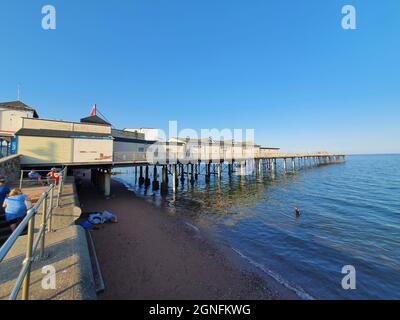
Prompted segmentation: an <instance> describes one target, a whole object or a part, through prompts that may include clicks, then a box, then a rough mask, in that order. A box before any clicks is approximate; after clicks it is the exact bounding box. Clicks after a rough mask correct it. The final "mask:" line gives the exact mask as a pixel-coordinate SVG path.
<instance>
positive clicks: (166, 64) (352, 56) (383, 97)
mask: <svg viewBox="0 0 400 320" xmlns="http://www.w3.org/2000/svg"><path fill="white" fill-rule="evenodd" d="M46 4H52V5H54V6H55V7H56V10H57V29H56V30H52V31H45V30H43V29H42V28H41V19H42V14H41V8H42V6H43V5H46ZM345 4H352V5H354V6H355V7H356V9H357V30H343V29H342V28H341V19H342V14H341V8H342V6H343V5H345ZM0 45H1V50H0V75H1V76H0V101H9V100H15V99H16V91H17V90H16V87H17V83H20V84H21V87H22V94H21V97H22V99H21V100H23V101H24V102H25V103H27V104H29V105H31V106H34V107H36V108H37V110H38V112H39V114H40V115H41V116H42V117H44V118H53V119H65V120H74V121H76V120H78V119H79V118H80V117H82V116H85V115H87V114H88V113H89V111H90V108H91V105H92V104H93V103H97V105H98V107H99V109H100V110H101V111H102V113H103V114H105V115H106V116H107V118H108V119H109V120H111V121H112V123H113V124H114V126H115V127H121V128H123V127H160V128H163V129H166V128H167V127H168V121H169V120H177V121H178V123H179V129H184V128H194V129H197V130H200V129H202V128H219V129H224V128H232V129H234V128H243V129H246V128H254V129H255V138H256V141H257V142H259V143H261V144H264V145H268V146H280V147H282V148H283V149H284V150H286V151H300V150H301V151H316V150H329V151H342V152H346V153H384V152H400V142H399V141H400V125H399V120H400V82H399V78H400V62H399V61H400V60H399V59H400V58H399V57H400V1H398V0H384V1H378V0H363V1H355V0H347V1H338V0H324V1H321V0H303V1H294V0H281V1H268V0H246V1H245V0H168V1H166V0H132V1H128V0H119V1H111V0H102V1H94V0H93V1H89V0H85V1H75V0H68V1H65V0H64V1H60V0H58V1H57V0H47V1H46V2H44V1H36V0H30V1H25V0H12V1H11V0H8V1H1V4H0Z"/></svg>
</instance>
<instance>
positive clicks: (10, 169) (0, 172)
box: [0, 154, 21, 182]
mask: <svg viewBox="0 0 400 320" xmlns="http://www.w3.org/2000/svg"><path fill="white" fill-rule="evenodd" d="M20 174H21V155H18V154H17V155H12V156H9V157H5V158H1V159H0V177H4V178H5V179H6V180H7V182H14V181H17V180H18V179H19V177H20Z"/></svg>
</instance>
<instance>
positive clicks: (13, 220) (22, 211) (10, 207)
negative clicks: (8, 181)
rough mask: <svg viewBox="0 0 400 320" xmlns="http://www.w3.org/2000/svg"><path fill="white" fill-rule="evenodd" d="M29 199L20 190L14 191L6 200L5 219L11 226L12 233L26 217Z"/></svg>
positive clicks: (4, 206) (4, 205)
mask: <svg viewBox="0 0 400 320" xmlns="http://www.w3.org/2000/svg"><path fill="white" fill-rule="evenodd" d="M27 200H28V197H27V196H26V195H24V194H23V193H22V191H21V190H20V189H12V190H11V191H10V194H9V195H8V197H7V198H6V199H5V200H4V203H3V208H4V211H5V218H6V221H7V222H8V224H9V225H10V228H11V231H14V230H15V229H16V228H17V227H18V225H19V224H20V223H21V222H22V220H23V219H24V217H25V216H26V212H27V208H26V203H25V202H26V201H27Z"/></svg>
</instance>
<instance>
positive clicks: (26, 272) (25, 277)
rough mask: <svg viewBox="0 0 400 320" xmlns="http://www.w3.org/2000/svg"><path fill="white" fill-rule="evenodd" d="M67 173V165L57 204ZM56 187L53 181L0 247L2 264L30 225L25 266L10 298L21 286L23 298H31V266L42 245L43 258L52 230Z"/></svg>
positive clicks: (61, 178) (62, 174)
mask: <svg viewBox="0 0 400 320" xmlns="http://www.w3.org/2000/svg"><path fill="white" fill-rule="evenodd" d="M66 175H67V167H65V168H64V169H63V171H61V177H60V182H59V184H58V199H57V206H59V203H60V197H61V195H62V188H63V185H64V182H65V177H66ZM55 187H56V185H55V184H54V183H53V184H51V185H50V186H49V188H48V189H47V190H46V191H45V192H43V193H42V195H41V196H40V198H39V200H38V201H37V202H36V204H35V205H34V206H33V207H32V208H31V209H29V210H28V212H27V214H26V216H25V218H24V219H23V220H22V222H21V223H20V224H19V226H18V227H17V228H16V229H15V230H14V232H13V233H12V234H11V235H10V237H9V238H8V239H7V241H6V242H5V243H4V244H3V245H2V247H1V248H0V264H1V262H2V261H3V260H4V258H5V257H6V256H7V254H8V252H9V251H10V250H11V249H12V247H13V246H14V244H15V242H16V241H17V239H18V237H19V236H20V235H21V234H22V233H23V232H24V230H25V228H26V227H27V226H28V236H27V246H26V254H25V259H24V261H23V263H22V265H23V266H22V269H21V271H20V273H19V275H18V277H17V280H16V283H15V285H14V287H13V289H12V291H11V294H10V296H9V299H10V300H15V299H16V298H17V296H18V293H19V291H20V290H21V288H22V299H23V300H28V299H29V286H30V275H31V266H32V263H33V261H34V257H35V255H36V251H37V248H38V247H39V245H40V249H39V250H40V253H39V257H40V258H42V259H43V258H44V249H45V239H46V232H51V231H52V216H53V209H54V208H55V205H54V189H55ZM48 202H49V203H48ZM40 206H42V221H41V225H40V228H39V231H38V235H37V237H36V239H35V234H34V233H35V231H34V226H35V216H36V214H37V213H38V211H39V208H40Z"/></svg>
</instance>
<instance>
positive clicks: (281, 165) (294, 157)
mask: <svg viewBox="0 0 400 320" xmlns="http://www.w3.org/2000/svg"><path fill="white" fill-rule="evenodd" d="M345 157H346V156H345V155H344V154H331V153H313V154H310V153H274V154H268V155H267V154H258V155H257V156H256V157H254V158H251V159H246V158H241V159H239V160H234V159H218V160H215V159H206V160H204V159H199V160H196V161H193V159H191V160H190V161H187V160H185V159H183V160H177V159H176V158H174V159H173V160H170V159H167V161H165V162H164V163H158V162H157V163H152V162H146V161H142V160H140V161H138V162H135V161H129V163H127V162H118V163H113V164H112V165H111V166H110V168H109V169H106V170H105V169H104V168H97V169H92V176H94V177H98V176H99V175H100V176H101V175H104V174H106V175H111V168H112V167H122V166H125V167H126V166H129V167H134V175H135V182H136V183H137V184H138V185H139V186H141V187H144V188H150V186H151V187H152V189H153V190H154V191H157V190H159V189H161V193H162V194H166V193H168V192H169V179H171V185H172V192H176V190H177V187H178V185H179V184H185V183H188V184H195V182H196V181H198V180H199V179H200V177H202V179H204V181H205V182H206V183H209V182H210V181H211V177H215V179H218V181H221V179H222V178H223V174H224V173H225V175H226V176H230V175H233V174H236V175H261V174H264V173H269V174H271V177H272V178H275V177H276V175H277V174H283V175H286V174H295V172H296V171H300V170H303V169H306V168H312V167H317V166H322V165H330V164H338V163H343V162H344V161H345ZM151 171H152V172H153V175H152V176H153V182H151V180H150V172H151ZM159 179H160V181H159ZM98 180H99V179H98V178H96V179H95V182H96V181H98ZM100 181H101V183H100V185H103V184H104V183H109V182H110V179H109V178H101V179H100ZM95 184H98V183H95ZM160 184H161V187H160ZM101 189H102V190H103V191H105V195H106V196H108V195H110V188H109V187H102V188H101Z"/></svg>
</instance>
